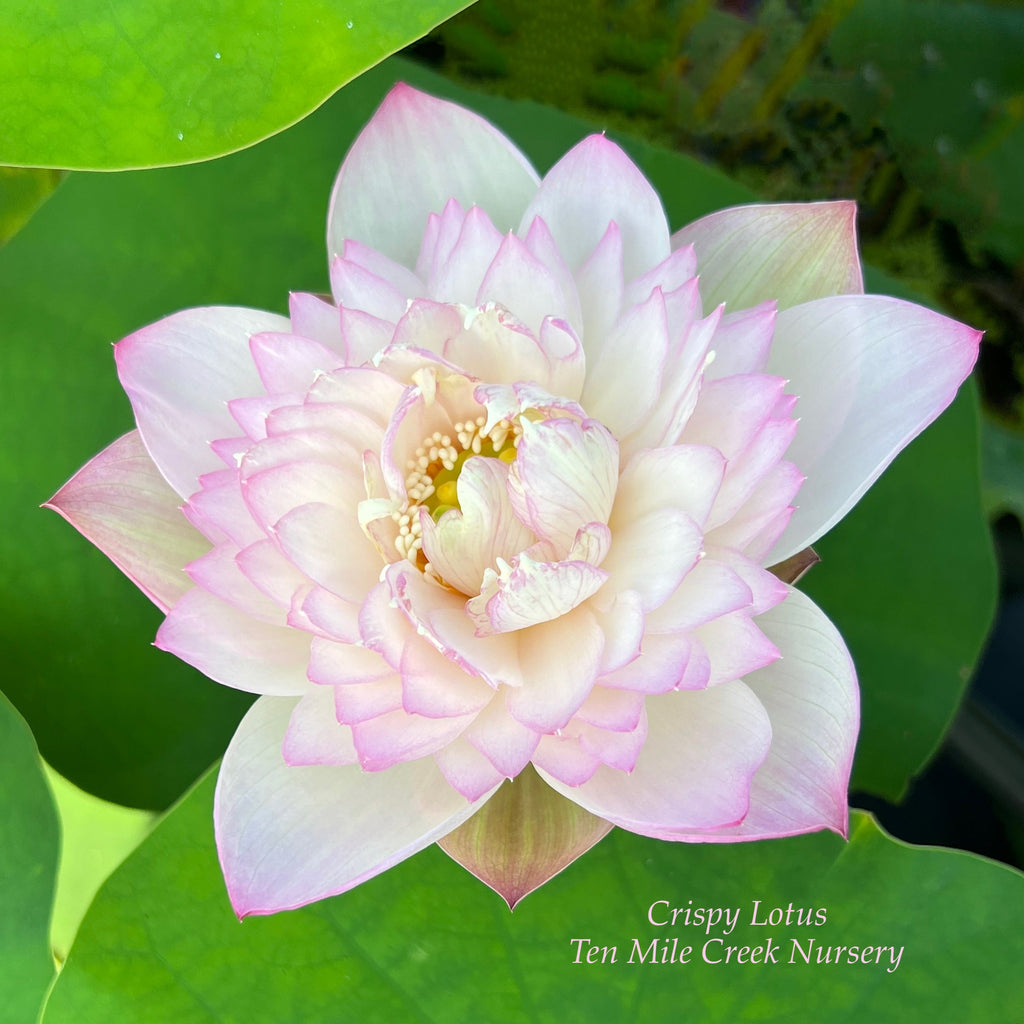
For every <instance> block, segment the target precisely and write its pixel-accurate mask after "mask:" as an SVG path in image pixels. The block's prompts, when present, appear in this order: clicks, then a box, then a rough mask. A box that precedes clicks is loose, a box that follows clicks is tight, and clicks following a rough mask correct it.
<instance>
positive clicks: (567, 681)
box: [508, 606, 604, 732]
mask: <svg viewBox="0 0 1024 1024" xmlns="http://www.w3.org/2000/svg"><path fill="white" fill-rule="evenodd" d="M603 647H604V633H602V631H601V627H600V626H599V625H598V624H597V620H596V619H595V618H594V615H593V613H592V612H590V610H589V609H587V608H586V607H585V606H581V607H578V608H574V609H573V610H572V611H571V612H569V613H568V614H567V615H563V616H562V617H561V618H560V619H556V620H554V621H552V622H542V623H540V624H539V625H536V626H531V627H530V629H529V631H528V632H525V633H522V634H520V642H519V659H520V663H521V665H522V670H523V685H522V686H519V687H516V688H514V689H511V688H510V689H509V691H508V710H509V712H510V713H511V714H512V715H513V716H514V717H515V718H516V719H517V720H518V721H520V722H522V723H523V725H525V726H528V727H529V728H531V729H535V730H536V731H537V732H553V731H554V730H556V729H560V728H562V726H564V725H565V724H566V723H567V722H568V721H569V719H570V718H571V717H572V716H573V715H574V714H575V713H576V712H577V710H579V707H580V705H581V704H582V703H583V701H584V700H586V698H587V696H588V695H589V693H590V691H591V690H592V689H593V686H594V681H595V679H596V678H597V672H598V667H599V666H600V664H601V651H602V649H603Z"/></svg>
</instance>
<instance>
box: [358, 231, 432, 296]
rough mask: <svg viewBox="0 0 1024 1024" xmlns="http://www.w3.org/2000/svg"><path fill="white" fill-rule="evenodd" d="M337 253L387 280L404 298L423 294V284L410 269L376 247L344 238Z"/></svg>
mask: <svg viewBox="0 0 1024 1024" xmlns="http://www.w3.org/2000/svg"><path fill="white" fill-rule="evenodd" d="M339 255H341V256H342V257H343V258H344V259H346V260H349V261H350V262H352V263H355V264H356V265H357V266H360V267H362V268H363V269H364V270H368V271H369V272H370V273H371V274H374V275H375V276H376V277H379V278H382V279H383V280H385V281H387V282H388V284H390V285H391V287H392V288H394V289H395V291H397V292H398V294H399V295H402V296H404V297H405V298H406V299H411V298H414V297H415V296H417V295H422V294H423V289H424V284H423V282H422V281H421V280H420V279H419V278H418V277H417V276H416V274H415V273H414V272H413V271H412V270H410V269H409V268H408V267H406V266H403V265H402V264H401V263H396V262H395V261H394V260H392V259H389V258H388V257H387V256H385V255H384V254H383V253H381V252H378V251H377V250H376V249H373V248H371V247H370V246H368V245H364V244H363V243H362V242H360V241H359V240H358V239H355V238H346V239H345V242H344V243H343V245H342V249H341V253H340V254H339Z"/></svg>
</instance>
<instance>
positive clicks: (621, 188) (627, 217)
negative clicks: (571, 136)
mask: <svg viewBox="0 0 1024 1024" xmlns="http://www.w3.org/2000/svg"><path fill="white" fill-rule="evenodd" d="M534 217H541V218H543V220H544V223H545V224H547V226H548V228H549V230H550V231H551V234H552V236H553V237H554V239H555V241H556V242H557V243H558V250H559V252H560V253H561V254H562V258H563V259H564V260H565V262H566V264H567V265H568V266H569V269H570V270H573V271H575V270H576V269H577V267H579V266H580V265H581V264H582V263H583V262H584V260H586V259H587V257H588V256H590V254H591V253H592V252H593V251H594V249H595V248H596V247H597V244H598V243H599V242H600V241H601V239H602V237H603V236H604V234H605V232H606V231H607V230H608V225H609V224H610V223H611V222H613V221H614V222H615V224H616V225H618V228H619V232H620V233H621V235H622V263H623V272H624V275H625V278H626V280H627V281H628V280H631V279H632V278H634V277H639V276H640V275H641V274H643V273H645V272H646V271H648V270H650V269H651V268H652V267H655V266H657V265H658V264H659V263H661V261H662V260H664V259H665V258H666V257H667V256H668V254H669V252H670V247H669V236H668V225H667V223H666V221H665V212H664V210H663V209H662V206H661V200H660V199H659V198H658V194H657V193H656V192H655V191H654V189H653V188H652V187H651V184H650V182H648V180H647V179H646V178H645V177H644V176H643V174H642V173H641V172H640V171H639V169H638V168H637V166H636V165H635V164H634V163H633V161H632V160H630V159H629V157H628V156H626V154H625V153H623V151H622V150H621V149H619V147H618V146H616V145H615V143H614V142H611V141H610V140H609V139H606V138H605V137H604V136H603V135H591V136H590V137H589V138H586V139H584V140H583V141H582V142H580V143H578V144H577V145H576V146H574V147H573V148H572V149H571V150H569V152H568V153H566V155H565V156H564V157H562V159H561V160H559V161H558V163H557V164H555V166H554V167H552V168H551V170H550V171H548V173H547V174H546V175H545V176H544V181H543V182H542V183H541V186H540V188H539V189H538V190H537V194H536V196H534V198H533V200H532V201H531V203H530V205H529V206H528V207H527V209H526V213H525V214H524V215H523V218H522V222H521V228H520V233H521V234H525V233H526V230H527V229H528V228H529V226H530V224H531V223H532V222H533V219H534Z"/></svg>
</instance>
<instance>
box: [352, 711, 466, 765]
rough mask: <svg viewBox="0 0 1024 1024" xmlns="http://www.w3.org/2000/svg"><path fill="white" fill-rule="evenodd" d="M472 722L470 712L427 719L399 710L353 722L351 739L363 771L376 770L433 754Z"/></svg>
mask: <svg viewBox="0 0 1024 1024" xmlns="http://www.w3.org/2000/svg"><path fill="white" fill-rule="evenodd" d="M472 721H473V716H472V715H462V716H460V717H458V718H426V717H425V716H423V715H410V714H409V713H408V712H406V711H403V710H401V709H398V710H395V711H390V712H388V713H386V714H382V715H380V716H379V717H377V718H371V719H369V720H367V721H363V722H356V723H353V725H352V739H353V741H354V742H355V745H356V750H357V751H358V752H359V764H360V765H361V766H362V767H363V768H364V769H366V771H370V772H379V771H384V770H385V769H388V768H393V767H394V766H395V765H396V764H401V763H402V762H405V761H415V760H418V759H419V758H422V757H426V756H427V755H428V754H434V753H436V752H437V751H438V750H440V749H441V748H442V747H444V746H446V745H447V744H449V743H451V741H452V740H453V739H455V737H456V736H458V735H459V734H460V733H461V732H462V731H463V730H464V729H465V728H466V726H467V725H469V723H470V722H472ZM431 763H433V762H431Z"/></svg>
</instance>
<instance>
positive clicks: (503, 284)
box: [476, 235, 579, 379]
mask: <svg viewBox="0 0 1024 1024" xmlns="http://www.w3.org/2000/svg"><path fill="white" fill-rule="evenodd" d="M570 295H571V298H572V299H575V297H576V296H575V293H574V292H573V293H570ZM488 302H497V303H498V304H499V305H501V306H504V307H505V308H506V309H508V310H509V311H511V312H512V313H513V314H514V315H515V316H516V317H518V319H519V320H521V321H522V322H523V323H524V324H525V325H526V327H527V328H529V330H530V331H532V332H533V333H534V334H536V333H537V332H538V331H539V330H540V325H541V321H543V319H544V318H545V317H546V316H556V317H561V318H563V319H566V320H570V321H571V320H572V319H574V318H575V319H576V320H577V322H578V320H579V315H578V313H577V312H576V309H575V303H574V302H572V301H570V296H567V295H566V294H565V291H564V289H563V287H562V284H561V283H560V282H559V280H558V279H557V278H556V276H555V275H554V274H553V273H552V272H551V271H550V270H548V268H547V267H546V266H545V265H544V264H543V263H542V262H541V261H540V260H539V259H538V258H537V257H536V256H534V255H533V253H532V252H530V250H529V249H528V248H527V246H526V243H525V242H523V241H522V240H521V239H520V238H517V237H516V236H515V235H506V236H505V238H504V239H503V240H502V243H501V247H500V248H499V249H498V252H497V253H496V255H495V257H494V261H493V262H492V263H491V265H490V266H489V267H488V268H487V273H486V274H485V275H484V279H483V281H482V282H481V283H480V289H479V291H478V292H477V295H476V305H478V306H482V305H484V304H485V303H488ZM527 379H529V378H527Z"/></svg>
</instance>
